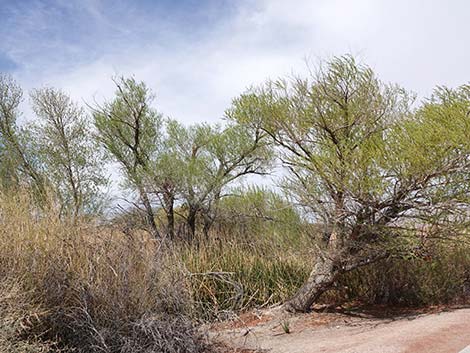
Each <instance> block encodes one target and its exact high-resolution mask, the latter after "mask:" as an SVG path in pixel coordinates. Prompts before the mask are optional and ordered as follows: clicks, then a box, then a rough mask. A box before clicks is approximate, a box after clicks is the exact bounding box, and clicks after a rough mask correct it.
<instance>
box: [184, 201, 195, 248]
mask: <svg viewBox="0 0 470 353" xmlns="http://www.w3.org/2000/svg"><path fill="white" fill-rule="evenodd" d="M196 214H197V209H195V208H190V209H189V211H188V218H187V220H186V222H187V224H188V228H189V236H190V239H189V240H190V241H193V240H194V238H195V236H196Z"/></svg>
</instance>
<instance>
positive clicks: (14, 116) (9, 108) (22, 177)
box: [0, 74, 47, 200]
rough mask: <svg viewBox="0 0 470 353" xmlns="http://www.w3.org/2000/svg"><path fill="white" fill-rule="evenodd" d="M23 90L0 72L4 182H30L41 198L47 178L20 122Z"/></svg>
mask: <svg viewBox="0 0 470 353" xmlns="http://www.w3.org/2000/svg"><path fill="white" fill-rule="evenodd" d="M22 102H23V90H22V89H21V87H20V86H19V85H18V84H17V83H16V82H15V81H14V80H13V79H12V78H11V77H10V76H8V75H2V74H0V151H1V152H0V153H1V156H2V161H1V162H2V163H1V164H2V168H1V169H2V171H3V176H4V178H5V179H4V182H5V183H6V184H9V185H15V184H27V185H29V186H31V187H32V188H33V190H34V191H35V194H36V195H37V196H38V198H39V199H42V200H43V199H44V198H45V195H46V189H47V187H46V185H47V181H46V178H45V177H44V175H42V173H41V172H40V168H39V166H38V160H37V158H36V156H35V153H34V152H35V151H34V149H33V148H31V138H30V136H29V132H28V131H26V130H25V129H23V128H21V127H19V126H18V123H17V120H18V118H19V117H20V116H21V112H20V107H19V106H20V104H21V103H22Z"/></svg>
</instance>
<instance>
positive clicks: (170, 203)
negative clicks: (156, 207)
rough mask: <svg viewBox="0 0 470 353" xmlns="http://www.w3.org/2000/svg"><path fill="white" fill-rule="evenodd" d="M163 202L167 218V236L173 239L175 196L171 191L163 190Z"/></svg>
mask: <svg viewBox="0 0 470 353" xmlns="http://www.w3.org/2000/svg"><path fill="white" fill-rule="evenodd" d="M163 202H164V208H165V213H166V220H167V233H168V234H167V236H168V238H169V239H170V240H173V239H174V238H175V211H174V204H175V198H174V196H173V193H171V192H165V193H164V194H163Z"/></svg>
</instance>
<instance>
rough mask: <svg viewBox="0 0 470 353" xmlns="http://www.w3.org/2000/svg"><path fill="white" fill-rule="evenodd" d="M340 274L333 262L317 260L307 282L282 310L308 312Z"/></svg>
mask: <svg viewBox="0 0 470 353" xmlns="http://www.w3.org/2000/svg"><path fill="white" fill-rule="evenodd" d="M340 274H341V273H340V269H339V266H336V264H335V261H333V260H331V259H323V258H319V259H318V260H317V262H316V264H315V266H314V268H313V270H312V272H311V273H310V276H309V277H308V279H307V281H306V282H305V283H304V284H303V285H302V287H300V289H299V290H298V291H297V293H295V295H294V296H293V297H292V298H291V299H289V300H288V301H287V302H286V303H285V304H284V308H285V309H286V310H287V311H300V312H306V311H308V310H309V309H310V308H311V306H312V305H313V303H315V302H316V301H317V300H318V298H319V297H320V296H321V295H322V294H323V293H324V292H325V291H326V290H328V289H329V288H330V287H331V286H332V285H333V283H334V282H335V280H336V279H337V277H338V276H339V275H340Z"/></svg>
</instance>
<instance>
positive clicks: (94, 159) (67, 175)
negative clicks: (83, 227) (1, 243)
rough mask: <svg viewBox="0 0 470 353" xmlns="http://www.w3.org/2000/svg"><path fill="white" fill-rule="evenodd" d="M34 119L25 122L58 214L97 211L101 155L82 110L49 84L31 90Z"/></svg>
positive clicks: (100, 192) (102, 182)
mask: <svg viewBox="0 0 470 353" xmlns="http://www.w3.org/2000/svg"><path fill="white" fill-rule="evenodd" d="M31 99H32V102H33V110H34V112H35V113H36V116H37V119H36V120H35V121H34V122H33V123H32V124H31V126H29V129H30V135H31V138H32V141H33V142H32V148H34V150H35V151H36V152H35V154H36V156H37V159H38V162H39V164H40V169H41V172H42V174H44V175H46V176H47V179H48V182H49V184H50V185H51V186H52V189H53V190H54V192H55V194H56V195H57V197H58V199H59V202H60V208H61V211H62V214H69V215H71V216H73V217H75V218H76V217H78V216H82V215H87V214H88V215H96V214H99V212H100V210H101V208H102V206H103V204H104V201H105V198H104V194H103V190H102V189H103V187H105V186H106V184H107V180H106V178H105V176H104V173H103V162H104V160H103V155H102V151H101V150H100V147H99V146H98V144H97V143H96V141H95V140H94V138H93V136H92V131H91V126H90V123H89V120H88V117H87V116H86V115H85V111H84V110H83V109H82V108H80V107H78V106H77V105H76V104H74V103H73V102H72V100H71V99H70V98H69V97H68V96H67V95H66V94H65V93H63V92H61V91H58V90H54V89H52V88H43V89H40V90H34V91H33V92H32V94H31Z"/></svg>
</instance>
